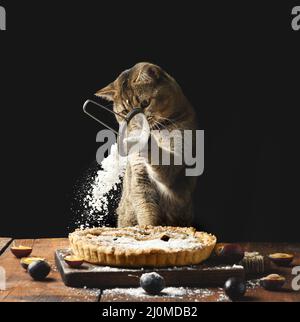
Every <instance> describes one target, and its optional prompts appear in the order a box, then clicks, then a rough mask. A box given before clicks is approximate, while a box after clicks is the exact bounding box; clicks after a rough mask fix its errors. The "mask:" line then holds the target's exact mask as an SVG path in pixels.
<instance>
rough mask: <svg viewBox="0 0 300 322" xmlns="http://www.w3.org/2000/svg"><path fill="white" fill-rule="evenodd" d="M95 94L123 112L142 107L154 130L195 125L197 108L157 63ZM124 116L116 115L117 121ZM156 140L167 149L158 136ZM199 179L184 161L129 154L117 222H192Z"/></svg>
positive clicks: (123, 75)
mask: <svg viewBox="0 0 300 322" xmlns="http://www.w3.org/2000/svg"><path fill="white" fill-rule="evenodd" d="M96 95H97V96H99V97H102V98H104V99H106V100H109V101H112V102H113V103H114V111H115V112H117V113H119V114H121V115H124V116H125V115H127V113H128V112H129V111H130V110H132V109H133V108H135V107H140V108H142V109H143V110H144V114H145V116H146V118H147V120H148V122H149V125H150V129H151V133H152V131H154V130H158V129H159V130H161V129H167V130H169V131H172V130H174V129H176V130H180V131H183V130H185V129H190V130H196V129H197V122H196V115H195V111H194V109H193V107H192V106H191V104H190V103H189V101H188V100H187V98H186V97H185V96H184V94H183V92H182V90H181V88H180V86H179V85H178V84H177V82H176V81H175V79H174V78H172V77H171V76H170V75H169V74H167V73H166V72H165V71H164V70H163V69H162V68H160V67H159V66H157V65H154V64H150V63H138V64H136V65H135V66H134V67H132V68H131V69H128V70H125V71H124V72H123V73H121V75H120V76H119V77H118V78H117V79H116V80H115V81H114V82H112V83H111V84H109V85H108V86H106V87H105V88H103V89H101V90H99V91H98V92H97V93H96ZM122 120H123V119H122V118H121V117H120V116H117V121H118V122H119V123H120V122H121V121H122ZM155 132H157V131H155ZM155 138H156V142H157V144H158V146H159V148H163V146H160V140H159V137H157V136H156V137H155ZM193 145H194V142H193ZM196 180H197V179H196V177H188V176H186V175H185V165H184V164H183V165H174V164H171V165H152V164H151V162H149V160H147V159H145V158H143V157H140V156H138V155H137V156H136V157H135V158H131V161H130V162H128V164H127V168H126V173H125V176H124V180H123V189H122V197H121V201H120V203H119V206H118V209H117V215H118V226H119V227H127V226H134V225H140V226H142V225H154V226H157V225H170V226H189V225H191V223H192V219H193V206H192V194H193V191H194V189H195V186H196Z"/></svg>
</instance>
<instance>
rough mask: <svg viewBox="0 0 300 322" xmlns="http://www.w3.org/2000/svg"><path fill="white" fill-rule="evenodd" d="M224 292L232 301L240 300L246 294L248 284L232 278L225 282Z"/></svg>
mask: <svg viewBox="0 0 300 322" xmlns="http://www.w3.org/2000/svg"><path fill="white" fill-rule="evenodd" d="M224 291H225V294H226V295H227V296H228V297H229V298H230V299H231V300H238V299H239V298H241V297H242V296H243V295H244V294H245V292H246V283H245V281H243V280H242V279H239V278H236V277H231V278H229V279H228V280H227V281H226V282H225V285H224Z"/></svg>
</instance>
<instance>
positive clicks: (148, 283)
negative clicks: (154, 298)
mask: <svg viewBox="0 0 300 322" xmlns="http://www.w3.org/2000/svg"><path fill="white" fill-rule="evenodd" d="M140 285H141V287H142V288H143V289H144V290H145V291H146V292H147V293H149V294H152V295H156V294H159V293H160V292H161V291H162V290H163V289H164V288H165V286H166V284H165V279H164V278H163V277H162V276H161V275H159V274H157V273H155V272H153V273H146V274H143V275H142V276H141V278H140Z"/></svg>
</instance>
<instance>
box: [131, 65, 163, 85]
mask: <svg viewBox="0 0 300 322" xmlns="http://www.w3.org/2000/svg"><path fill="white" fill-rule="evenodd" d="M161 73H162V71H161V69H160V67H158V66H156V65H152V64H145V65H143V67H142V68H141V70H140V72H139V74H138V76H137V78H136V80H135V82H136V83H142V84H146V83H153V82H155V81H158V80H159V78H160V77H161Z"/></svg>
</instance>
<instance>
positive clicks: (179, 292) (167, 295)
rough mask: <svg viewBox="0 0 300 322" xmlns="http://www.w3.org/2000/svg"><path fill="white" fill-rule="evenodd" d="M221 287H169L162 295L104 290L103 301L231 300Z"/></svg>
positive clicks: (124, 290) (137, 291) (131, 289)
mask: <svg viewBox="0 0 300 322" xmlns="http://www.w3.org/2000/svg"><path fill="white" fill-rule="evenodd" d="M229 301H230V300H229V299H228V297H227V296H226V295H225V294H224V292H223V290H222V289H221V288H212V287H210V288H188V287H169V288H166V289H165V290H164V291H163V292H162V293H161V294H160V295H154V296H153V295H148V294H146V293H145V292H144V291H143V290H142V289H141V288H140V287H139V288H127V289H126V288H113V289H107V290H104V291H103V293H102V296H101V302H229Z"/></svg>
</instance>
